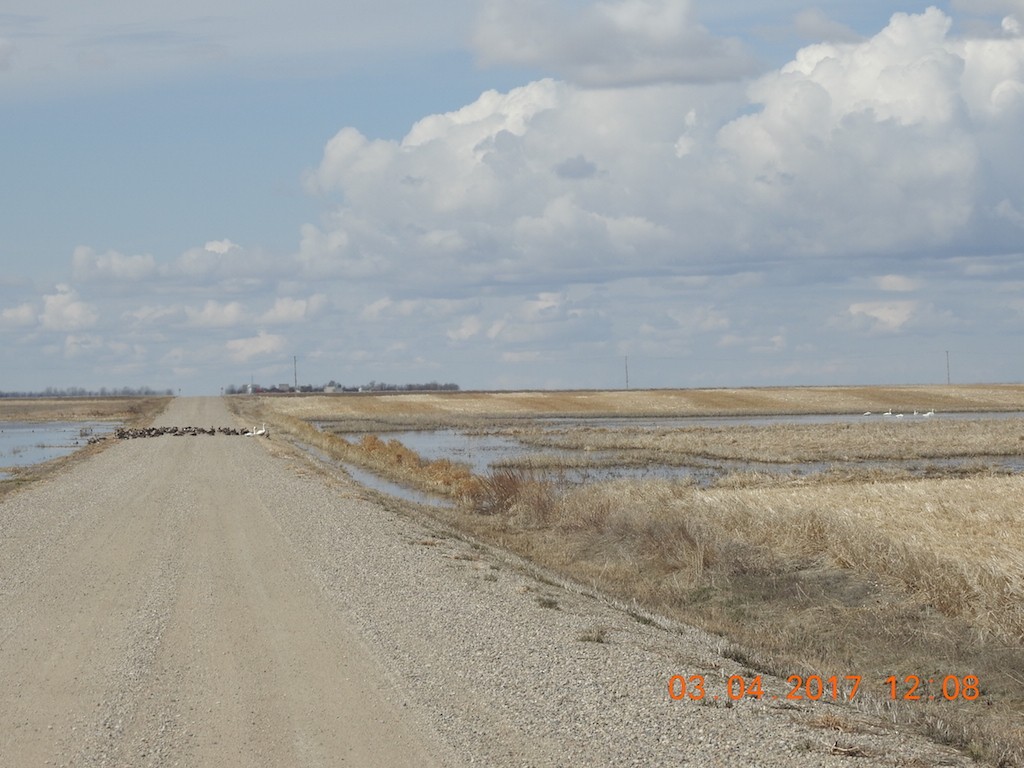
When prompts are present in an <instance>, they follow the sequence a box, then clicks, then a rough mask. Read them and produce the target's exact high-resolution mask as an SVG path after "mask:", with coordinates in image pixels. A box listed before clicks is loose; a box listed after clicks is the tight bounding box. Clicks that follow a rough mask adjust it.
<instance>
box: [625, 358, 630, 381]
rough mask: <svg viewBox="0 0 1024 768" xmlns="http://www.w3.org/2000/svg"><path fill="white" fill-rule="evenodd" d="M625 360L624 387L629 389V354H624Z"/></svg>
mask: <svg viewBox="0 0 1024 768" xmlns="http://www.w3.org/2000/svg"><path fill="white" fill-rule="evenodd" d="M625 362H626V389H629V355H626V356H625Z"/></svg>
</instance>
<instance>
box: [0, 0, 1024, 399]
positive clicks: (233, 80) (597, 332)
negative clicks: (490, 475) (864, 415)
mask: <svg viewBox="0 0 1024 768" xmlns="http://www.w3.org/2000/svg"><path fill="white" fill-rule="evenodd" d="M78 6H81V7H78ZM1022 136H1024V0H951V1H950V2H946V3H936V4H932V5H930V4H927V3H918V2H913V1H912V0H905V1H904V2H902V3H893V2H881V1H880V0H865V1H864V2H860V3H855V4H854V3H847V2H840V0H821V2H817V3H815V4H805V3H803V2H796V1H793V2H791V1H790V0H775V1H774V2H772V3H764V2H760V0H758V1H757V2H755V1H754V0H733V2H730V3H711V2H708V1H706V0H705V1H703V2H701V1H699V0H602V1H600V2H592V1H588V0H435V2H433V3H429V4H426V3H422V2H414V1H413V0H346V2H343V3H339V2H336V0H248V2H244V3H243V2H241V0H202V1H201V2H200V1H199V0H179V2H177V3H173V4H156V3H124V2H115V0H93V2H90V3H86V4H78V5H75V4H70V3H67V2H66V1H65V0H59V1H58V0H0V356H2V358H0V359H2V363H3V364H2V367H0V391H3V392H17V391H39V390H43V389H45V388H46V387H55V388H69V387H83V388H86V389H99V388H101V387H107V388H120V387H126V386H127V387H133V388H134V387H151V388H154V389H159V390H164V389H170V390H172V391H174V392H180V393H181V394H185V395H195V394H218V393H219V392H220V391H222V390H223V389H224V388H226V387H229V386H244V385H246V384H249V383H256V384H260V385H263V386H270V385H276V384H284V383H293V382H294V381H295V380H296V379H297V380H298V382H299V384H313V385H322V384H325V383H327V382H329V381H335V382H338V383H341V384H346V385H361V384H366V383H369V382H371V381H376V382H388V383H394V384H407V383H424V382H432V381H433V382H441V383H455V384H457V385H458V386H459V387H461V388H462V389H565V388H593V389H604V388H626V387H628V388H658V387H743V386H787V385H832V384H835V385H847V384H942V383H945V382H947V381H950V382H952V383H954V384H959V383H975V382H978V383H980V382H1020V381H1022V380H1024V354H1022V353H1024V344H1022V343H1021V342H1022V338H1024V139H1022Z"/></svg>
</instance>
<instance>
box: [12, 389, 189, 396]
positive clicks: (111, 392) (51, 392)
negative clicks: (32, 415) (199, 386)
mask: <svg viewBox="0 0 1024 768" xmlns="http://www.w3.org/2000/svg"><path fill="white" fill-rule="evenodd" d="M173 394H174V391H173V390H171V389H165V390H162V391H157V390H155V389H152V388H151V387H120V388H117V387H114V388H107V387H100V388H99V389H86V388H85V387H64V388H60V387H47V388H46V389H44V390H43V391H42V392H0V397H156V396H158V395H173Z"/></svg>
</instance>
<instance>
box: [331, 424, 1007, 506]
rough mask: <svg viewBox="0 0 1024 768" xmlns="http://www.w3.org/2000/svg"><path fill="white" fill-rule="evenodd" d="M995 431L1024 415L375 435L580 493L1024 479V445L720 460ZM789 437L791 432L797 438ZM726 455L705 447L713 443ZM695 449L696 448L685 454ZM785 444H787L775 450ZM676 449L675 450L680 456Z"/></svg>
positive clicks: (343, 431)
mask: <svg viewBox="0 0 1024 768" xmlns="http://www.w3.org/2000/svg"><path fill="white" fill-rule="evenodd" d="M988 422H991V423H992V424H993V425H999V426H1000V427H1001V428H1006V427H1009V428H1011V429H1014V428H1016V429H1018V430H1019V434H1020V436H1021V437H1020V439H1021V440H1024V413H1021V412H968V413H939V414H936V413H935V412H933V411H930V412H920V411H918V412H910V413H900V412H897V413H887V412H882V413H864V414H857V415H850V414H812V415H768V416H725V417H723V416H716V417H692V416H688V417H678V418H670V417H662V416H659V417H643V418H637V417H614V418H612V417H577V416H574V417H542V418H538V419H531V420H516V421H508V422H504V423H493V424H485V423H479V424H476V425H467V426H466V427H464V428H452V427H446V428H441V429H429V428H418V429H401V428H398V427H397V426H396V428H395V429H393V430H378V431H374V432H373V433H372V434H375V435H377V436H379V437H380V438H381V439H382V440H386V441H398V442H399V443H401V444H402V445H403V446H405V447H406V448H408V449H410V450H411V451H413V452H415V453H416V454H417V455H418V456H420V457H421V458H422V459H423V460H425V461H428V462H433V461H440V460H448V461H452V462H456V463H459V464H464V465H466V466H468V467H469V469H470V471H471V472H472V473H473V474H475V475H481V476H483V475H487V474H489V473H492V472H494V471H495V470H499V469H521V470H528V471H530V472H531V473H533V474H534V475H535V476H536V477H538V478H541V479H545V478H546V479H549V480H553V481H557V482H558V483H559V484H566V483H568V484H571V485H580V484H584V483H590V482H600V481H606V480H616V479H633V480H643V479H651V480H686V481H689V482H693V483H696V484H698V485H701V486H709V485H713V484H715V483H716V482H718V481H720V480H721V479H722V478H724V477H727V476H729V475H737V474H740V473H760V474H766V475H771V476H776V477H789V478H792V477H801V476H814V475H823V474H826V473H833V474H836V473H850V472H860V473H864V472H887V471H888V472H900V473H902V474H904V475H906V476H907V477H929V476H941V475H945V474H955V473H959V472H975V473H976V472H980V471H988V472H995V473H1001V474H1015V473H1021V472H1024V443H1021V444H1020V445H1019V446H1011V448H1013V447H1016V448H1017V450H1016V451H1012V450H1011V451H1010V452H1009V453H1008V452H1007V451H1006V449H1005V447H1004V448H1000V447H998V446H997V445H996V444H994V443H993V444H992V445H991V448H990V449H991V450H992V453H991V454H987V453H985V451H984V450H982V451H980V452H979V451H978V450H976V449H971V450H970V451H963V452H961V453H962V455H955V453H956V452H955V451H951V453H953V454H954V455H938V454H937V453H936V452H934V451H933V452H932V455H918V454H916V453H915V452H912V451H908V452H907V455H905V456H892V455H882V452H879V451H871V450H868V451H859V452H858V451H850V450H844V449H842V448H841V447H840V448H839V450H837V451H835V452H833V453H832V455H829V453H828V452H825V453H822V454H820V455H817V456H815V457H814V458H813V459H807V460H791V458H792V457H787V456H786V455H785V452H780V451H763V452H762V453H760V455H759V456H757V457H756V458H755V457H750V456H744V457H736V456H730V455H728V452H727V451H722V450H718V449H717V448H720V447H721V445H720V444H721V443H723V442H729V441H734V440H737V439H740V437H752V436H755V435H757V436H759V437H760V436H762V435H765V434H767V435H772V434H774V435H776V436H777V435H779V434H782V433H786V432H787V430H788V431H789V433H790V434H793V433H794V432H799V431H808V430H814V429H815V428H817V429H835V430H839V431H840V434H842V433H845V432H849V431H851V430H868V431H877V430H883V432H880V433H879V436H880V437H885V438H886V439H887V440H894V441H896V442H899V441H900V440H901V439H903V438H906V437H908V436H913V435H915V434H916V431H927V432H929V433H938V432H941V430H942V429H943V427H945V428H951V427H952V428H955V427H956V426H957V425H961V426H964V427H966V428H968V429H970V428H977V427H978V425H983V424H985V423H988ZM317 427H318V428H319V429H321V430H324V431H328V432H331V433H333V434H336V435H338V436H340V437H342V438H344V439H346V440H348V441H350V442H358V441H359V440H360V439H361V438H362V437H363V436H364V435H365V434H368V433H366V432H353V431H351V423H350V422H346V424H345V426H344V427H341V428H339V427H335V426H334V425H333V424H332V423H331V422H320V423H318V424H317ZM790 428H791V429H790ZM709 437H710V438H711V442H712V443H714V442H716V441H717V442H718V443H719V446H717V447H716V446H711V447H709V446H708V445H706V443H707V442H708V438H709ZM687 442H689V443H692V445H690V446H686V445H685V444H686V443H687ZM776 442H781V441H776ZM672 443H675V444H676V446H675V448H674V449H673V448H672ZM350 474H353V476H354V477H355V479H356V480H357V481H358V482H361V483H363V484H364V485H369V486H370V487H373V488H375V489H376V490H379V491H383V492H385V493H390V494H391V495H396V496H399V497H402V498H409V496H408V493H417V498H416V499H411V500H416V501H420V502H423V501H424V499H423V498H421V497H422V494H418V492H414V491H408V489H404V488H403V487H402V486H401V485H398V484H396V483H394V482H391V481H389V480H385V479H384V478H380V477H377V476H376V475H374V474H373V473H372V472H369V471H367V470H362V469H359V468H356V467H351V468H350Z"/></svg>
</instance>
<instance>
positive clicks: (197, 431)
mask: <svg viewBox="0 0 1024 768" xmlns="http://www.w3.org/2000/svg"><path fill="white" fill-rule="evenodd" d="M163 435H174V436H175V437H181V436H183V435H192V436H195V435H241V436H242V437H270V433H269V432H268V431H267V425H266V423H265V422H264V424H263V426H262V427H255V426H254V427H252V428H250V429H245V430H243V429H240V428H238V427H209V428H206V427H141V428H129V427H118V428H117V429H116V430H114V436H115V437H116V438H117V439H118V440H133V439H135V438H139V437H161V436H163Z"/></svg>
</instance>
